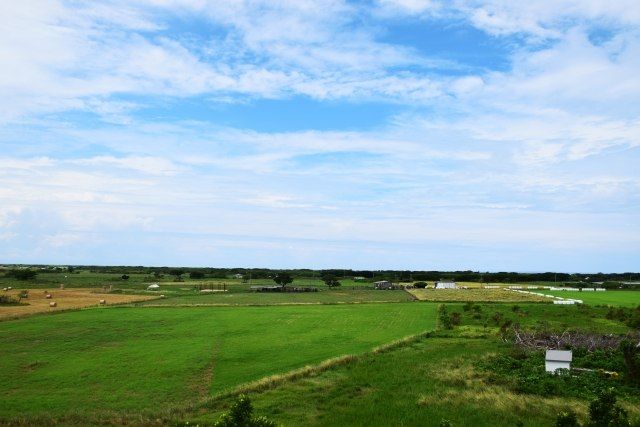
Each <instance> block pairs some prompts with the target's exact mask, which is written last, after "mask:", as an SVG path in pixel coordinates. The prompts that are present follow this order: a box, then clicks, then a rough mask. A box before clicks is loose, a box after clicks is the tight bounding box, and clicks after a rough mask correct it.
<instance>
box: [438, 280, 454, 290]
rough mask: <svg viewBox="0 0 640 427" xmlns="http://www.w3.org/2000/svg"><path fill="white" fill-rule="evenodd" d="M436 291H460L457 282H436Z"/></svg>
mask: <svg viewBox="0 0 640 427" xmlns="http://www.w3.org/2000/svg"><path fill="white" fill-rule="evenodd" d="M436 289H458V285H456V282H442V281H440V282H436Z"/></svg>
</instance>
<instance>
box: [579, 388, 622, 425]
mask: <svg viewBox="0 0 640 427" xmlns="http://www.w3.org/2000/svg"><path fill="white" fill-rule="evenodd" d="M616 400H617V399H616V395H615V390H614V389H613V388H606V389H603V390H602V391H600V392H599V393H598V396H597V398H596V400H594V401H592V402H591V403H590V404H589V422H588V423H587V426H589V427H622V426H630V425H631V424H630V423H629V418H628V416H627V411H625V410H624V409H622V408H621V407H620V406H618V405H617V404H616Z"/></svg>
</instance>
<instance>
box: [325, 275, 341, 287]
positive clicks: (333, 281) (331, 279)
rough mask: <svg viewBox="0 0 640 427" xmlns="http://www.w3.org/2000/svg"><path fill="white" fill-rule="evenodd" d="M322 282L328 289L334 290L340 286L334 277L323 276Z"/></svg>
mask: <svg viewBox="0 0 640 427" xmlns="http://www.w3.org/2000/svg"><path fill="white" fill-rule="evenodd" d="M322 281H323V282H324V284H325V285H327V286H328V287H330V288H336V287H338V286H340V285H341V283H340V282H338V279H336V277H335V276H333V275H327V276H324V277H323V278H322Z"/></svg>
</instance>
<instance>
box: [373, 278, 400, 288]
mask: <svg viewBox="0 0 640 427" xmlns="http://www.w3.org/2000/svg"><path fill="white" fill-rule="evenodd" d="M373 287H374V289H395V288H396V286H395V285H394V284H393V283H391V282H389V281H388V280H380V281H379V282H374V284H373Z"/></svg>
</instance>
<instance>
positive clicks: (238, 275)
mask: <svg viewBox="0 0 640 427" xmlns="http://www.w3.org/2000/svg"><path fill="white" fill-rule="evenodd" d="M243 277H244V276H243V275H242V274H240V273H236V274H234V275H233V278H234V279H242V278H243Z"/></svg>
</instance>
